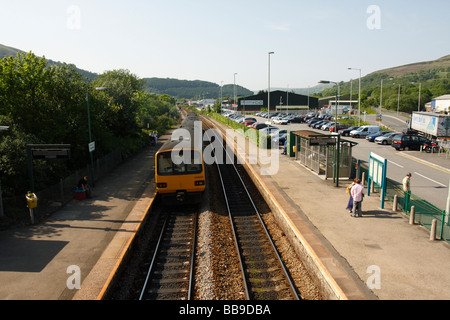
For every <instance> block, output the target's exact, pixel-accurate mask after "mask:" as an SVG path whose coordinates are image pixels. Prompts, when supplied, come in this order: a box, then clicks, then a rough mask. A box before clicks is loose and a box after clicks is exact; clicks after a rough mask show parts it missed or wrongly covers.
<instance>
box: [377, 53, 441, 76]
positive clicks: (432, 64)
mask: <svg viewBox="0 0 450 320" xmlns="http://www.w3.org/2000/svg"><path fill="white" fill-rule="evenodd" d="M448 68H450V55H448V56H445V57H442V58H439V59H437V60H433V61H425V62H417V63H412V64H407V65H404V66H400V67H395V68H389V69H384V70H380V71H377V72H376V73H384V74H387V75H389V76H391V77H402V76H405V75H407V74H408V73H415V72H419V71H427V70H433V69H445V70H447V71H449V70H448ZM374 73H375V72H374Z"/></svg>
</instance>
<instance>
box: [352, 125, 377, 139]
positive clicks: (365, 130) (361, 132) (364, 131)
mask: <svg viewBox="0 0 450 320" xmlns="http://www.w3.org/2000/svg"><path fill="white" fill-rule="evenodd" d="M379 131H380V127H378V126H362V127H360V128H359V129H358V130H352V131H350V137H354V138H360V137H364V136H367V135H369V134H374V133H377V132H379Z"/></svg>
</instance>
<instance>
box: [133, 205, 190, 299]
mask: <svg viewBox="0 0 450 320" xmlns="http://www.w3.org/2000/svg"><path fill="white" fill-rule="evenodd" d="M194 210H195V209H193V208H192V207H186V208H185V209H182V208H179V210H176V211H171V212H167V213H165V215H163V219H164V224H163V227H162V231H161V233H160V236H159V239H158V243H157V246H156V249H155V252H154V254H153V258H152V261H151V263H150V267H149V269H148V272H147V276H146V279H145V282H144V285H143V288H142V291H141V295H140V297H139V300H192V299H193V286H194V285H193V282H194V261H195V246H196V234H197V218H198V217H197V216H198V213H197V212H196V211H195V212H194Z"/></svg>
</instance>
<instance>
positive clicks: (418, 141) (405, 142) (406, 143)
mask: <svg viewBox="0 0 450 320" xmlns="http://www.w3.org/2000/svg"><path fill="white" fill-rule="evenodd" d="M426 143H429V144H431V141H430V140H428V139H427V138H425V137H422V136H418V135H416V134H398V135H396V136H394V138H393V139H392V144H391V145H392V147H394V148H395V149H396V150H402V149H403V150H420V147H421V146H422V145H424V144H426Z"/></svg>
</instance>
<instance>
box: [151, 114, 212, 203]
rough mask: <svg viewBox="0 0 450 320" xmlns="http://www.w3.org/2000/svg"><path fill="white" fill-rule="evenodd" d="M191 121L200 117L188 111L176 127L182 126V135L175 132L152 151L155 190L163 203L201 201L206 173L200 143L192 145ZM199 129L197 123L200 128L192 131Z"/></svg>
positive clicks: (193, 121) (192, 125)
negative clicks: (176, 134)
mask: <svg viewBox="0 0 450 320" xmlns="http://www.w3.org/2000/svg"><path fill="white" fill-rule="evenodd" d="M195 121H200V120H199V118H198V116H197V115H196V114H188V116H187V117H186V119H185V120H184V121H183V122H182V124H181V127H180V128H181V129H183V130H184V138H182V139H180V138H179V137H178V136H175V138H173V139H171V141H168V142H166V143H165V144H164V145H163V146H162V147H161V149H160V150H159V151H158V152H157V154H156V157H155V161H156V163H155V164H156V166H155V175H156V179H155V180H156V191H157V193H158V194H159V195H160V196H161V199H162V201H163V203H164V204H168V205H177V204H196V203H200V202H201V201H202V196H203V192H204V191H205V188H206V177H205V168H204V163H203V152H202V145H201V144H200V145H199V146H196V145H195V143H194V140H195V139H194V131H195V130H194V123H195ZM197 123H198V122H197ZM187 133H188V138H187V137H186V134H187ZM201 133H202V131H201V127H200V132H197V133H196V134H201ZM172 137H174V135H172Z"/></svg>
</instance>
